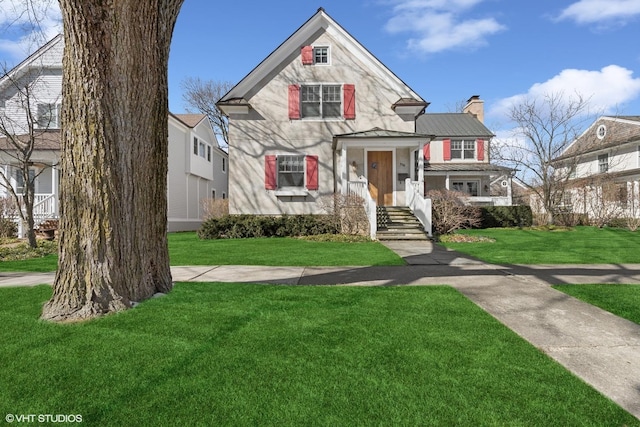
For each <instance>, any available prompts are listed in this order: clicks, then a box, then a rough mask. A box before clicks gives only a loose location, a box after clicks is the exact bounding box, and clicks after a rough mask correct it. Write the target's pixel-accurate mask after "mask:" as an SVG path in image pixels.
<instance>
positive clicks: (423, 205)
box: [404, 178, 433, 236]
mask: <svg viewBox="0 0 640 427" xmlns="http://www.w3.org/2000/svg"><path fill="white" fill-rule="evenodd" d="M404 191H405V201H406V204H407V206H408V207H409V209H411V212H413V214H414V215H415V217H416V218H418V221H420V224H422V227H424V231H425V232H426V233H427V234H428V235H429V236H433V229H432V222H431V199H427V198H425V197H424V196H423V194H424V183H422V182H418V181H411V178H407V179H406V180H405V182H404Z"/></svg>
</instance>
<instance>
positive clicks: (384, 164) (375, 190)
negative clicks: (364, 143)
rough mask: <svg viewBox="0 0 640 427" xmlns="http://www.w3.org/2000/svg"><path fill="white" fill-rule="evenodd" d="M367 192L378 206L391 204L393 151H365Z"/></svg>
mask: <svg viewBox="0 0 640 427" xmlns="http://www.w3.org/2000/svg"><path fill="white" fill-rule="evenodd" d="M367 179H368V180H369V193H371V197H372V198H373V200H375V201H376V204H377V205H378V206H392V205H393V152H391V151H369V152H368V153H367Z"/></svg>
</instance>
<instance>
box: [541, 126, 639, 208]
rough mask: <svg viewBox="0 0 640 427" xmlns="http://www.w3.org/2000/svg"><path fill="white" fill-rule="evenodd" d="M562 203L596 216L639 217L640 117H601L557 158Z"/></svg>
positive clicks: (565, 206) (555, 162) (555, 161)
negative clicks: (563, 183) (563, 181)
mask: <svg viewBox="0 0 640 427" xmlns="http://www.w3.org/2000/svg"><path fill="white" fill-rule="evenodd" d="M554 164H555V165H556V167H557V169H558V173H559V174H560V175H561V176H563V177H567V178H568V186H567V187H568V188H567V189H566V190H565V193H564V200H563V201H562V202H563V203H562V206H563V207H564V208H565V210H567V211H570V212H573V213H580V214H586V215H588V216H589V218H592V219H602V220H606V219H609V217H611V218H613V217H618V218H640V116H603V117H600V118H598V119H597V120H596V121H595V122H594V123H593V124H592V125H591V126H589V128H587V130H585V131H584V132H583V133H582V134H581V135H580V136H579V137H578V138H576V140H575V141H573V142H572V143H571V145H569V146H568V147H567V148H566V149H565V150H564V152H563V153H562V154H561V155H560V156H558V157H557V158H556V159H554Z"/></svg>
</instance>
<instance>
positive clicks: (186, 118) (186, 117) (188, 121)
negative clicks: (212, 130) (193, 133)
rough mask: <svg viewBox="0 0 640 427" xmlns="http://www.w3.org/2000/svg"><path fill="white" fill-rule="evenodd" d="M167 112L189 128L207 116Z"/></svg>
mask: <svg viewBox="0 0 640 427" xmlns="http://www.w3.org/2000/svg"><path fill="white" fill-rule="evenodd" d="M169 114H170V115H172V116H173V117H174V118H176V119H177V120H178V121H180V122H182V124H183V125H185V126H187V127H190V128H194V127H196V126H198V124H199V123H200V122H201V121H203V120H204V119H205V118H206V117H207V116H206V115H204V114H173V113H169Z"/></svg>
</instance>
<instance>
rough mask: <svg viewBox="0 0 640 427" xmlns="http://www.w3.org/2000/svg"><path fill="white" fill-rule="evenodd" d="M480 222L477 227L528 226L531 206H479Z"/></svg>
mask: <svg viewBox="0 0 640 427" xmlns="http://www.w3.org/2000/svg"><path fill="white" fill-rule="evenodd" d="M480 215H481V224H480V226H479V227H478V228H506V227H530V226H531V225H532V224H533V213H532V212H531V207H529V206H525V205H521V206H485V207H482V208H480Z"/></svg>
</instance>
